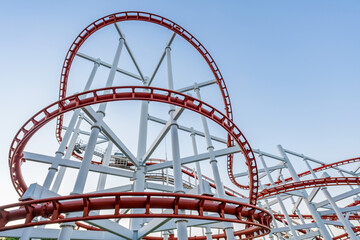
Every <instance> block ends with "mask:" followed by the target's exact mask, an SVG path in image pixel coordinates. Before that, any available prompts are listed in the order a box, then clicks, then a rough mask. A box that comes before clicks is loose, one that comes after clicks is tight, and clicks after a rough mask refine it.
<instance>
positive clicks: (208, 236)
mask: <svg viewBox="0 0 360 240" xmlns="http://www.w3.org/2000/svg"><path fill="white" fill-rule="evenodd" d="M190 136H191V141H192V145H193V152H194V155H195V156H196V155H198V150H197V144H196V139H195V133H194V129H193V128H191V134H190ZM195 164H196V173H197V177H198V179H199V194H200V195H201V194H203V193H204V185H203V180H202V174H201V168H200V163H199V162H196V163H195ZM195 179H196V178H195ZM205 228H206V233H205V235H206V240H212V232H211V228H210V226H209V225H206V227H205Z"/></svg>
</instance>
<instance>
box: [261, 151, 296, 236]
mask: <svg viewBox="0 0 360 240" xmlns="http://www.w3.org/2000/svg"><path fill="white" fill-rule="evenodd" d="M259 158H260V160H261V163H262V165H263V167H264V170H265V172H266V175H267V176H268V179H269V181H270V184H271V186H275V182H274V180H273V178H272V176H271V173H270V171H269V169H268V167H267V164H266V163H265V160H264V158H263V156H262V155H259ZM276 199H277V200H278V203H279V205H280V208H281V211H282V212H283V213H284V216H285V218H286V221H287V225H288V226H289V228H290V231H291V233H292V235H293V238H294V239H295V240H298V239H299V237H298V235H297V233H296V230H295V228H294V225H293V224H292V222H291V218H290V216H289V214H288V212H287V210H286V208H285V205H284V203H283V201H282V199H281V197H280V196H279V195H276ZM269 211H271V210H270V208H269ZM274 221H275V219H274Z"/></svg>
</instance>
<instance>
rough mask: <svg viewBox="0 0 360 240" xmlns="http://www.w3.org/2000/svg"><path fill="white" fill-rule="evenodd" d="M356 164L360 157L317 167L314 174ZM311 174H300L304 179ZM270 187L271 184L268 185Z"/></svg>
mask: <svg viewBox="0 0 360 240" xmlns="http://www.w3.org/2000/svg"><path fill="white" fill-rule="evenodd" d="M356 162H360V157H357V158H350V159H346V160H342V161H338V162H333V163H329V164H324V165H322V166H320V167H317V168H314V169H313V171H314V172H320V171H324V170H326V169H329V168H335V167H338V166H342V165H346V164H350V163H356ZM310 174H311V172H310V171H306V172H303V173H300V174H298V176H299V177H304V176H307V175H310ZM291 180H293V179H292V177H289V178H286V179H285V182H290V181H291ZM282 182H283V181H281V180H279V181H276V182H275V184H279V183H282ZM267 185H268V186H269V184H267Z"/></svg>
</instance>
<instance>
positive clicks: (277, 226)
mask: <svg viewBox="0 0 360 240" xmlns="http://www.w3.org/2000/svg"><path fill="white" fill-rule="evenodd" d="M260 187H261V188H262V186H261V185H260ZM265 204H266V207H267V209H268V211H269V213H270V214H271V217H272V219H273V221H272V223H273V224H274V226H275V228H279V225H278V224H277V220H276V219H275V217H274V214H273V212H272V211H271V208H270V204H269V201H268V200H267V199H266V198H265ZM271 235H274V233H271ZM276 235H277V237H278V238H279V239H280V240H283V237H282V236H281V233H279V232H278V233H276Z"/></svg>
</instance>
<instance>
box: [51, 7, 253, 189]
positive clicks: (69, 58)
mask: <svg viewBox="0 0 360 240" xmlns="http://www.w3.org/2000/svg"><path fill="white" fill-rule="evenodd" d="M124 21H144V22H150V23H155V24H157V25H160V26H163V27H165V28H167V29H169V30H171V31H173V32H174V33H176V34H178V35H179V36H181V37H182V38H183V39H185V40H186V41H188V42H189V43H190V44H191V45H192V46H193V47H194V48H195V49H196V50H197V51H198V52H199V53H200V54H201V56H202V57H203V58H204V59H205V61H206V62H207V64H208V65H209V67H210V69H211V71H212V73H213V75H214V77H215V79H216V81H217V84H218V86H219V88H220V92H221V95H222V97H223V101H224V105H225V112H226V116H227V117H228V118H229V119H230V120H233V115H232V107H231V102H230V97H229V93H228V90H227V88H226V84H225V81H224V79H223V77H222V75H221V72H220V69H219V68H218V67H217V65H216V63H215V61H214V59H213V58H212V56H211V55H210V53H209V52H208V51H207V50H206V48H205V47H204V46H203V45H202V44H201V43H200V42H199V41H198V40H197V39H196V38H195V37H194V36H193V35H191V34H190V33H189V32H188V31H187V30H185V29H184V28H183V27H181V26H179V25H178V24H176V23H174V22H173V21H171V20H169V19H167V18H164V17H161V16H159V15H156V14H151V13H146V12H135V11H129V12H120V13H115V14H110V15H107V16H105V17H103V18H100V19H98V20H96V21H95V22H93V23H91V24H90V25H89V26H87V27H86V28H85V29H84V30H83V31H82V32H81V33H80V34H79V35H78V36H77V38H76V39H75V40H74V42H73V44H72V45H71V46H70V49H69V51H68V53H67V54H66V57H65V60H64V64H63V68H62V71H61V77H60V89H59V100H62V99H64V98H65V97H66V89H67V81H68V77H69V72H70V68H71V65H72V62H73V60H74V57H75V56H76V53H77V52H78V50H79V48H80V47H81V45H82V44H83V43H84V42H85V40H86V39H87V38H88V37H90V36H91V35H92V34H93V33H95V32H96V31H98V30H99V29H101V28H103V27H105V26H108V25H110V24H114V23H117V22H124ZM62 123H63V117H62V116H61V115H60V116H59V117H58V118H57V124H56V125H57V128H56V137H57V139H58V141H59V142H61V139H62V137H61V131H62ZM233 145H234V141H233V139H231V137H230V136H228V146H233ZM232 167H233V158H232V155H229V156H228V174H229V176H230V180H231V181H232V182H233V183H234V184H235V185H236V186H238V187H240V188H243V189H248V188H249V186H245V185H242V184H239V183H238V182H236V180H235V178H234V177H233V169H232Z"/></svg>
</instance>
